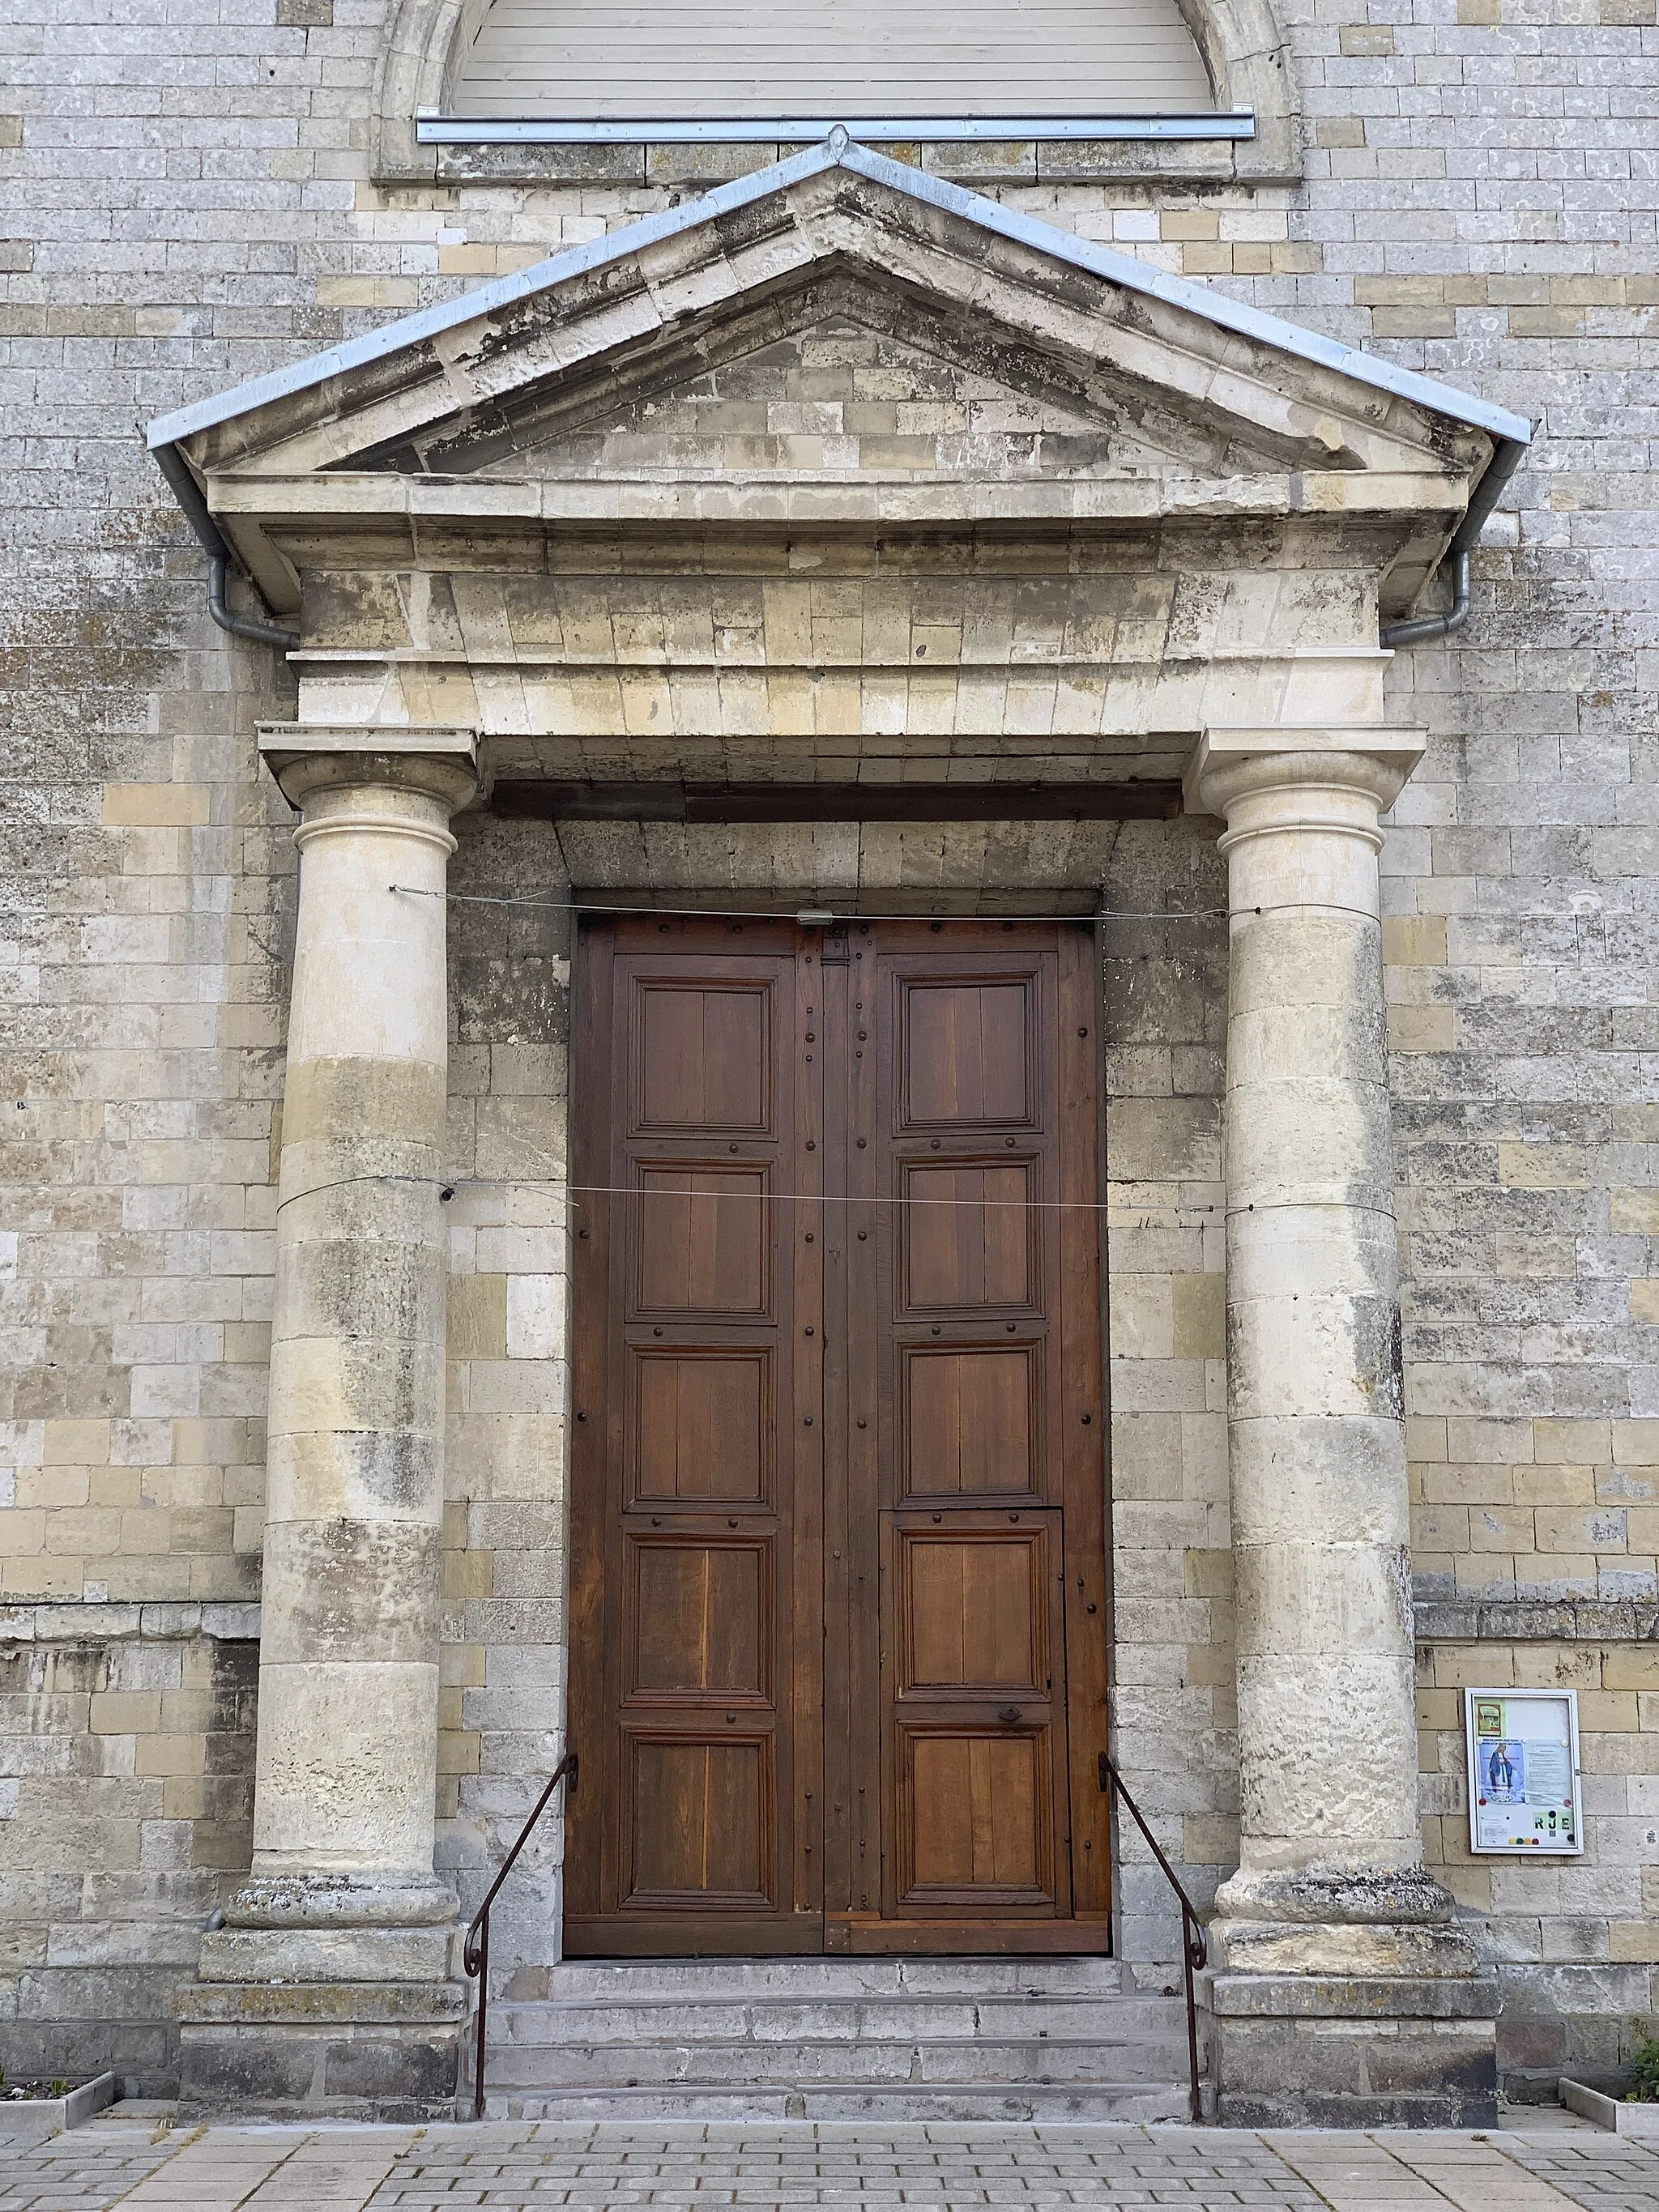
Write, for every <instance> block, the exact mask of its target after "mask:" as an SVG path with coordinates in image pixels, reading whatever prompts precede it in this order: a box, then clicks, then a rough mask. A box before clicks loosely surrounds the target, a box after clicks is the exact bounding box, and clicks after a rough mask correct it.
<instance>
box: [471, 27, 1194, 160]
mask: <svg viewBox="0 0 1659 2212" xmlns="http://www.w3.org/2000/svg"><path fill="white" fill-rule="evenodd" d="M456 44H457V49H458V51H457V52H456V54H455V56H454V58H453V63H452V75H453V94H452V97H451V100H450V102H449V103H448V104H449V105H450V106H452V108H453V112H455V113H456V114H457V115H463V116H476V117H480V118H483V117H523V118H531V117H537V118H546V119H548V120H550V121H555V120H556V121H563V122H573V123H575V122H582V121H595V122H616V121H624V120H636V119H641V118H648V119H650V120H652V121H663V120H674V121H686V122H695V121H702V120H718V119H721V118H729V119H731V120H733V121H744V122H775V121H776V120H778V119H779V118H789V117H801V118H805V117H812V118H819V119H821V120H822V121H823V123H824V124H825V125H826V126H827V125H830V124H833V123H835V122H836V120H837V119H842V120H845V121H846V122H847V123H848V125H849V127H850V128H852V129H853V130H854V131H855V132H856V131H857V128H858V123H859V121H860V119H862V118H917V119H922V118H927V119H933V120H939V121H950V120H955V119H960V120H963V121H967V120H969V119H974V120H982V119H984V118H996V117H1032V118H1038V117H1040V118H1051V119H1053V120H1056V121H1059V120H1067V121H1085V120H1090V119H1093V118H1101V117H1106V116H1120V115H1148V116H1150V115H1158V114H1176V115H1199V114H1202V113H1203V112H1206V110H1212V109H1213V108H1214V106H1215V100H1214V94H1213V92H1212V87H1211V84H1210V78H1209V72H1208V70H1206V68H1205V66H1204V62H1203V58H1202V57H1201V56H1200V52H1199V50H1198V45H1197V41H1196V40H1194V37H1193V34H1192V32H1191V31H1190V30H1189V29H1188V26H1187V24H1186V22H1185V21H1184V20H1183V18H1182V14H1181V10H1180V9H1179V8H1178V7H1177V6H1176V0H797V4H796V5H794V6H793V7H792V8H790V9H777V8H769V7H768V8H757V7H755V6H754V4H753V0H659V4H657V5H654V6H652V7H650V8H647V9H641V7H640V6H639V4H638V0H484V4H483V5H479V6H476V7H475V8H473V9H469V11H468V13H467V15H464V16H463V19H462V24H461V29H460V35H459V38H458V40H457V42H456Z"/></svg>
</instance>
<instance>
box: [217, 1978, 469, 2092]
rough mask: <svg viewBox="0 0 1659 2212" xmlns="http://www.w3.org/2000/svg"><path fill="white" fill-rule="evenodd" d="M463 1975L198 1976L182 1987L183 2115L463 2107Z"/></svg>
mask: <svg viewBox="0 0 1659 2212" xmlns="http://www.w3.org/2000/svg"><path fill="white" fill-rule="evenodd" d="M470 1998H471V1991H470V1990H469V1989H468V1987H467V1985H466V1984H465V1983H464V1982H454V1981H428V1982H413V1981H398V1982H387V1983H378V1984H377V1983H371V1982H362V1983H337V1982H336V1983H301V1982H289V1983H284V1984H270V1983H240V1982H217V1983H206V1982H204V1983H198V1984H197V1985H196V1986H195V1987H194V1988H192V1989H188V1990H185V1991H184V1992H183V1993H182V1996H180V1998H179V2005H178V2012H179V2119H180V2121H181V2122H183V2123H185V2124H195V2123H197V2122H200V2121H203V2120H209V2119H214V2120H223V2119H266V2120H310V2119H329V2120H378V2121H381V2122H386V2123H397V2124H403V2125H411V2124H421V2123H424V2122H427V2121H431V2120H453V2119H455V2118H458V2117H459V2111H458V2101H457V2100H458V2098H459V2093H460V2089H461V2086H462V2085H461V2059H462V2043H463V2039H464V2035H465V2028H466V2024H467V2017H468V2012H469V2008H470Z"/></svg>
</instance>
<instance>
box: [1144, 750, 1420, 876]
mask: <svg viewBox="0 0 1659 2212" xmlns="http://www.w3.org/2000/svg"><path fill="white" fill-rule="evenodd" d="M1427 744H1428V732H1426V731H1425V730H1420V729H1394V728H1386V727H1384V726H1383V725H1381V724H1379V723H1376V722H1358V723H1342V722H1325V723H1320V724H1317V725H1307V726H1304V725H1300V724H1285V723H1282V722H1281V723H1273V724H1268V725H1267V726H1257V727H1239V728H1227V727H1223V726H1216V725H1212V726H1210V727H1208V728H1206V731H1205V732H1204V734H1203V736H1202V737H1201V738H1200V739H1199V742H1198V747H1197V750H1195V751H1194V755H1193V757H1192V759H1191V761H1190V762H1189V763H1188V768H1187V772H1186V775H1185V776H1184V777H1183V779H1182V790H1183V793H1184V794H1185V798H1186V803H1187V807H1188V811H1189V812H1191V813H1194V814H1216V815H1219V816H1220V817H1222V818H1223V819H1224V820H1225V822H1226V823H1227V828H1228V835H1227V836H1224V837H1223V839H1222V840H1221V844H1222V849H1223V850H1224V851H1225V850H1226V848H1227V846H1228V844H1229V842H1231V839H1232V838H1233V837H1234V836H1237V835H1238V834H1239V833H1240V832H1241V831H1246V832H1247V833H1248V832H1249V831H1261V830H1267V829H1274V830H1280V829H1336V828H1339V827H1341V828H1350V829H1352V828H1354V827H1357V826H1358V827H1360V828H1361V832H1362V834H1367V832H1368V833H1369V834H1370V836H1372V837H1373V838H1374V840H1375V842H1376V844H1377V845H1379V846H1380V845H1381V843H1382V839H1381V836H1380V835H1377V834H1376V826H1375V817H1376V815H1377V814H1380V813H1382V812H1383V810H1384V809H1385V808H1387V807H1389V806H1392V805H1393V804H1394V802H1395V799H1397V798H1398V797H1399V795H1400V793H1401V788H1402V787H1403V786H1404V784H1405V782H1406V780H1407V777H1408V776H1409V775H1411V773H1412V770H1413V769H1414V768H1415V767H1416V766H1417V764H1418V763H1419V761H1420V760H1421V759H1422V757H1423V755H1424V752H1425V749H1426V747H1427ZM1247 801H1248V802H1251V803H1250V804H1249V805H1248V807H1247V806H1246V805H1245V802H1247ZM1356 802H1357V803H1358V817H1359V819H1358V822H1356V820H1355V813H1356ZM1333 805H1334V811H1335V813H1336V814H1337V815H1338V816H1340V820H1339V819H1334V818H1333ZM1241 812H1243V813H1246V814H1247V815H1248V824H1247V823H1245V822H1244V821H1241V820H1239V819H1237V817H1238V816H1239V814H1240V813H1241Z"/></svg>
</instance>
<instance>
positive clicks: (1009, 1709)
mask: <svg viewBox="0 0 1659 2212" xmlns="http://www.w3.org/2000/svg"><path fill="white" fill-rule="evenodd" d="M1019 1717H1020V1711H1019V1707H1018V1705H1004V1706H1003V1708H1002V1710H1001V1711H1000V1712H999V1713H998V1715H997V1718H998V1719H999V1720H1000V1721H1004V1722H1006V1723H1008V1724H1009V1726H1011V1727H1012V1724H1013V1723H1014V1722H1015V1721H1017V1720H1018V1719H1019Z"/></svg>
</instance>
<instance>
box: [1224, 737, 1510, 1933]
mask: <svg viewBox="0 0 1659 2212" xmlns="http://www.w3.org/2000/svg"><path fill="white" fill-rule="evenodd" d="M1419 751H1420V743H1419V742H1417V741H1416V740H1415V739H1414V738H1413V735H1412V734H1411V733H1406V735H1405V736H1404V738H1403V739H1402V738H1401V735H1400V733H1395V732H1383V731H1376V732H1321V733H1313V732H1305V733H1304V732H1225V733H1224V732H1212V734H1211V736H1210V738H1208V739H1206V744H1205V747H1204V749H1203V751H1202V753H1201V755H1200V761H1199V763H1198V767H1197V771H1196V775H1197V781H1198V785H1199V788H1200V792H1201V793H1202V797H1203V800H1204V803H1205V804H1206V805H1207V807H1208V808H1209V810H1210V811H1212V812H1218V813H1224V814H1225V817H1226V823H1227V828H1226V831H1225V835H1224V836H1223V837H1222V840H1221V844H1222V848H1223V850H1224V851H1225V853H1226V854H1227V860H1228V874H1229V905H1230V911H1231V921H1230V933H1231V965H1230V984H1229V992H1230V996H1229V1008H1228V1041H1227V1135H1226V1176H1227V1205H1228V1222H1227V1304H1228V1446H1229V1455H1230V1468H1231V1500H1232V1516H1233V1529H1232V1537H1233V1553H1234V1563H1235V1571H1236V1577H1237V1637H1238V1646H1237V1667H1238V1714H1239V1758H1240V1770H1241V1792H1242V1795H1241V1844H1240V1857H1241V1863H1240V1868H1239V1871H1238V1873H1237V1875H1235V1876H1234V1877H1233V1879H1232V1880H1231V1881H1229V1882H1227V1883H1226V1884H1225V1886H1224V1887H1223V1889H1222V1892H1221V1893H1220V1895H1219V1898H1218V1911H1219V1914H1220V1918H1219V1920H1218V1930H1217V1932H1218V1937H1219V1939H1220V1942H1221V1945H1222V1947H1223V1949H1224V1951H1225V1956H1226V1959H1227V1960H1228V1962H1229V1963H1230V1964H1231V1965H1233V1966H1262V1967H1266V1966H1273V1967H1279V1968H1291V1969H1293V1970H1300V1971H1312V1972H1338V1973H1346V1974H1353V1973H1362V1974H1363V1973H1401V1972H1417V1973H1421V1972H1425V1971H1429V1972H1468V1968H1469V1965H1470V1963H1471V1956H1472V1954H1470V1952H1469V1949H1468V1944H1467V1942H1465V1940H1464V1939H1463V1938H1462V1936H1457V1935H1455V1933H1454V1931H1453V1930H1451V1929H1450V1928H1449V1926H1448V1925H1447V1923H1448V1922H1449V1914H1450V1900H1449V1898H1448V1897H1447V1896H1446V1894H1445V1893H1444V1892H1443V1890H1442V1889H1441V1888H1440V1887H1439V1886H1438V1885H1437V1884H1436V1883H1435V1882H1433V1881H1431V1880H1430V1878H1429V1877H1428V1876H1427V1875H1425V1873H1424V1871H1423V1869H1422V1846H1421V1839H1420V1831H1419V1815H1418V1783H1417V1727H1416V1705H1415V1696H1414V1689H1413V1644H1412V1613H1411V1593H1410V1555H1409V1548H1408V1526H1407V1486H1406V1456H1405V1435H1404V1425H1403V1422H1404V1406H1403V1402H1402V1390H1403V1385H1402V1377H1401V1345H1400V1305H1399V1287H1398V1278H1397V1258H1396V1230H1395V1204H1394V1187H1395V1171H1394V1156H1393V1144H1392V1137H1391V1132H1390V1126H1389V1095H1388V1070H1387V1059H1386V1044H1385V1037H1384V1030H1383V971H1382V948H1381V925H1380V921H1379V900H1378V891H1379V884H1378V872H1377V854H1378V852H1379V850H1380V848H1381V846H1382V842H1383V840H1382V833H1381V831H1380V829H1379V828H1378V815H1379V812H1380V811H1381V810H1382V809H1383V807H1385V806H1386V805H1389V803H1390V802H1391V800H1392V799H1393V798H1394V796H1395V793H1397V791H1398V789H1399V787H1400V785H1401V783H1402V782H1403V781H1404V780H1405V775H1406V774H1407V773H1408V772H1409V769H1410V766H1411V765H1412V763H1413V760H1414V759H1415V757H1417V754H1418V753H1419Z"/></svg>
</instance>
